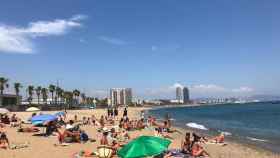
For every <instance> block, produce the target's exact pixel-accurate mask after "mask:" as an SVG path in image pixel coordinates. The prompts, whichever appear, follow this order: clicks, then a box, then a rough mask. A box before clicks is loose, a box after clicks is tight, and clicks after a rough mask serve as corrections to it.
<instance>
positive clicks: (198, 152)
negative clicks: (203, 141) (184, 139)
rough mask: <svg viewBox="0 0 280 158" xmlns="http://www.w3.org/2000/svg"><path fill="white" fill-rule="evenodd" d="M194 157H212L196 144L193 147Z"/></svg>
mask: <svg viewBox="0 0 280 158" xmlns="http://www.w3.org/2000/svg"><path fill="white" fill-rule="evenodd" d="M192 156H194V157H200V156H203V157H209V156H210V155H209V154H208V153H207V152H206V151H205V150H204V149H203V147H202V146H200V145H199V144H198V143H195V144H194V145H193V147H192Z"/></svg>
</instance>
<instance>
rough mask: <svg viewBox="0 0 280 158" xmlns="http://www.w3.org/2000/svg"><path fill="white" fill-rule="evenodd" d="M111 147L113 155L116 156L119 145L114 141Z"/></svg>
mask: <svg viewBox="0 0 280 158" xmlns="http://www.w3.org/2000/svg"><path fill="white" fill-rule="evenodd" d="M111 147H112V149H113V155H116V154H117V151H118V150H119V148H120V144H119V143H118V142H117V141H116V140H113V142H112V145H111Z"/></svg>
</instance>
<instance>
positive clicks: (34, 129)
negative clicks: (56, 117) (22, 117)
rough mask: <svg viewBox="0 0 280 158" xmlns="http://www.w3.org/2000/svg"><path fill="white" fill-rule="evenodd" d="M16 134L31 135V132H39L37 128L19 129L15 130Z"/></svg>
mask: <svg viewBox="0 0 280 158" xmlns="http://www.w3.org/2000/svg"><path fill="white" fill-rule="evenodd" d="M17 131H18V132H26V133H33V132H39V131H40V130H39V128H37V127H33V126H32V127H19V128H18V129H17Z"/></svg>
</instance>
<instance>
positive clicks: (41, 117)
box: [31, 114, 57, 125]
mask: <svg viewBox="0 0 280 158" xmlns="http://www.w3.org/2000/svg"><path fill="white" fill-rule="evenodd" d="M56 119H57V117H56V116H54V115H50V114H43V115H37V116H34V117H32V118H31V123H32V124H33V125H38V124H43V123H44V122H47V121H54V120H56Z"/></svg>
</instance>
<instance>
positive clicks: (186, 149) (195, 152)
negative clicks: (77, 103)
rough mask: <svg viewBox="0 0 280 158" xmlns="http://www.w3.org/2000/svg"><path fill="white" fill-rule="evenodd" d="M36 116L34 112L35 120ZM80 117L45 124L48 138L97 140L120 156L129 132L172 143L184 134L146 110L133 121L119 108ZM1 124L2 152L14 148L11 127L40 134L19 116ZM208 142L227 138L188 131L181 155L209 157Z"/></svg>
mask: <svg viewBox="0 0 280 158" xmlns="http://www.w3.org/2000/svg"><path fill="white" fill-rule="evenodd" d="M36 115H37V114H35V113H34V114H32V116H31V117H34V116H36ZM79 117H81V116H78V115H74V117H73V118H72V119H71V118H69V117H67V113H66V112H65V113H64V114H63V115H59V116H57V119H56V120H52V121H46V122H44V123H43V124H42V126H44V127H45V128H46V130H45V133H44V136H46V137H48V136H51V135H56V136H57V138H58V139H57V140H58V145H63V144H69V143H75V142H76V143H85V142H87V141H91V142H95V141H97V142H98V143H99V144H100V145H101V146H107V147H110V149H112V153H113V154H116V153H117V151H118V150H119V149H120V148H121V147H122V146H123V145H125V144H126V143H128V141H129V140H131V139H132V138H131V136H130V134H129V133H130V132H133V131H135V130H143V129H154V135H155V136H157V137H162V138H166V139H170V140H172V139H174V138H173V137H172V136H171V134H172V133H174V132H179V133H180V131H178V130H174V129H173V128H172V124H171V119H170V116H169V115H167V116H166V118H165V120H164V121H162V122H160V121H157V120H156V118H155V117H153V116H147V117H145V113H144V111H141V112H140V116H139V117H137V118H129V117H128V109H127V108H124V110H123V114H122V115H121V116H119V111H118V109H117V108H114V109H113V108H109V109H108V110H107V115H101V116H100V118H97V117H96V116H95V115H91V117H86V116H83V117H81V119H79ZM0 121H1V122H0V148H2V149H8V148H9V145H10V144H9V140H8V137H7V133H6V132H5V130H4V128H5V126H7V125H10V126H11V127H18V130H17V131H18V132H38V131H40V128H39V127H36V126H28V127H23V125H22V121H21V119H20V118H18V117H17V116H16V115H15V114H12V115H11V117H8V115H2V116H1V120H0ZM83 126H92V127H93V128H96V129H97V131H98V132H99V136H97V138H99V141H98V140H95V139H93V138H90V137H89V135H88V133H87V132H86V131H85V130H83ZM180 134H182V133H180ZM206 142H215V143H223V142H224V135H223V134H221V135H219V136H217V137H215V138H213V139H207V138H206V137H201V136H199V135H198V134H196V133H192V134H191V133H189V132H187V133H186V134H185V137H184V140H182V143H181V148H180V152H181V153H182V154H187V155H191V156H194V157H209V153H208V152H207V151H206V150H205V149H204V148H203V147H202V145H201V144H202V143H206ZM168 156H170V155H169V154H166V156H165V157H168Z"/></svg>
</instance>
